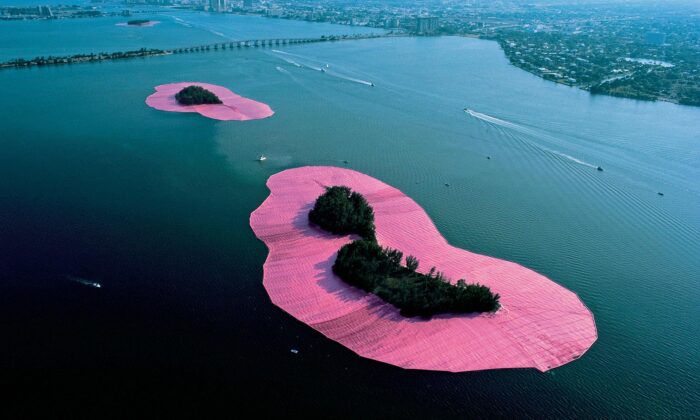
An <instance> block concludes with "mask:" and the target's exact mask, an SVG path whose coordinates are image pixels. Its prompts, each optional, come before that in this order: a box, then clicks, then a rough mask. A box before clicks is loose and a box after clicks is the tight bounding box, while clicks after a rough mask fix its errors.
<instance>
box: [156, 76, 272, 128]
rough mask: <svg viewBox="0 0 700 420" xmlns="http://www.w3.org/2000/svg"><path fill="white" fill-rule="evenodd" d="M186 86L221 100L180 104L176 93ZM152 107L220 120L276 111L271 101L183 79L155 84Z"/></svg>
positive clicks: (255, 118) (253, 116) (244, 119)
mask: <svg viewBox="0 0 700 420" xmlns="http://www.w3.org/2000/svg"><path fill="white" fill-rule="evenodd" d="M187 86H200V87H202V88H204V89H206V90H208V91H210V92H213V93H214V94H215V95H216V96H218V97H219V99H220V100H221V102H223V103H222V104H202V105H181V104H179V103H178V102H177V99H175V94H176V93H178V92H180V91H181V90H182V89H184V88H186V87H187ZM146 104H147V105H148V106H150V107H151V108H155V109H159V110H161V111H170V112H198V113H199V114H201V115H203V116H205V117H208V118H213V119H215V120H221V121H232V120H236V121H246V120H259V119H262V118H267V117H270V116H272V115H273V114H274V112H273V111H272V108H270V106H269V105H267V104H264V103H262V102H258V101H254V100H252V99H248V98H244V97H243V96H240V95H237V94H235V93H233V92H231V91H230V90H228V89H226V88H225V87H222V86H217V85H211V84H209V83H198V82H181V83H170V84H167V85H160V86H156V93H154V94H152V95H151V96H149V97H148V98H146Z"/></svg>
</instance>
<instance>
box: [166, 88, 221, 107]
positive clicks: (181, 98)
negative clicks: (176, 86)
mask: <svg viewBox="0 0 700 420" xmlns="http://www.w3.org/2000/svg"><path fill="white" fill-rule="evenodd" d="M175 99H176V100H177V102H178V103H179V104H181V105H202V104H220V103H222V102H221V99H219V97H218V96H216V95H215V94H214V93H213V92H211V91H208V90H206V89H204V88H203V87H201V86H194V85H192V86H187V87H186V88H184V89H182V90H181V91H179V92H178V93H176V94H175Z"/></svg>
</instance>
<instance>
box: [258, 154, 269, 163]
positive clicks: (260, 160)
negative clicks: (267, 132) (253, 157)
mask: <svg viewBox="0 0 700 420" xmlns="http://www.w3.org/2000/svg"><path fill="white" fill-rule="evenodd" d="M257 160H258V162H263V161H265V160H267V156H265V155H260V157H258V159H257Z"/></svg>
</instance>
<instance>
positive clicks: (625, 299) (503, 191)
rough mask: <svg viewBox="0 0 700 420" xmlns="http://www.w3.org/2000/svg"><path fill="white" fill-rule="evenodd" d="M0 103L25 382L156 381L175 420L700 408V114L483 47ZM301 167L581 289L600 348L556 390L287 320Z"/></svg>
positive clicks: (292, 64)
mask: <svg viewBox="0 0 700 420" xmlns="http://www.w3.org/2000/svg"><path fill="white" fill-rule="evenodd" d="M171 23H172V24H174V23H173V22H171ZM195 23H196V22H195ZM267 24H268V25H270V31H271V32H275V31H278V28H276V27H275V26H274V25H277V24H278V22H276V21H271V22H270V23H267ZM154 28H155V27H154ZM210 28H213V29H212V30H213V31H217V32H221V31H220V30H219V29H217V28H214V27H210ZM129 29H131V28H129ZM144 29H146V28H144ZM193 30H194V29H193ZM198 33H199V32H198ZM275 33H276V32H275ZM207 36H208V35H207ZM212 36H215V37H216V35H212ZM228 36H231V37H237V36H241V35H238V34H236V33H234V32H231V34H230V35H228ZM275 36H276V35H275ZM320 68H326V69H327V71H326V72H321V71H319V70H318V69H320ZM186 80H192V81H201V82H208V83H215V84H220V85H224V86H226V87H228V88H230V89H232V90H233V91H235V92H237V93H240V94H242V95H245V96H247V97H250V98H253V99H255V100H258V101H263V102H265V103H268V104H269V105H270V106H271V107H272V108H273V109H274V110H275V112H276V114H275V115H274V116H273V117H272V118H269V119H265V120H258V121H250V122H217V121H213V120H208V119H205V118H202V117H200V116H198V115H183V114H174V113H166V112H159V111H156V110H153V109H151V108H148V107H147V106H146V105H145V104H144V99H145V97H146V96H147V95H149V94H150V93H151V92H152V88H153V86H155V85H158V84H162V83H170V82H178V81H186ZM0 83H1V84H2V86H3V91H4V95H3V99H2V101H3V108H2V109H3V112H2V114H1V115H0V126H1V127H2V130H3V134H2V136H0V145H1V146H2V149H1V150H2V152H0V163H1V164H0V197H2V200H1V201H0V221H2V223H1V226H2V228H1V229H0V246H2V252H1V253H0V275H1V276H2V278H3V279H4V280H3V281H2V282H1V284H0V302H2V305H0V307H1V308H2V309H0V311H1V313H2V319H3V321H2V325H3V330H4V332H3V342H4V344H5V345H4V346H3V347H2V350H0V352H2V356H3V357H2V358H1V359H0V366H2V368H3V369H5V370H6V371H7V372H10V373H12V372H14V373H16V375H9V374H8V376H7V377H8V378H12V379H13V380H14V381H19V382H20V383H23V381H26V382H27V384H30V385H31V386H34V387H40V389H44V388H46V389H45V390H51V391H56V390H60V389H61V385H62V384H64V383H70V384H75V383H78V384H79V385H78V386H79V387H83V389H84V391H85V392H89V395H91V396H92V397H94V398H96V400H97V401H101V400H103V399H105V400H108V401H112V399H111V398H112V397H113V396H114V395H121V394H120V392H122V391H120V390H123V389H128V388H130V387H131V386H138V387H139V388H140V389H144V390H145V391H144V392H145V394H143V395H145V397H144V398H149V399H152V400H153V401H161V402H164V404H166V405H167V406H168V407H176V408H177V407H179V405H181V404H186V403H187V402H188V401H207V402H208V403H212V402H213V401H216V402H217V403H218V404H220V405H222V406H224V407H229V408H230V410H231V412H235V411H236V410H238V409H240V405H239V403H238V402H239V401H245V404H246V405H247V406H249V407H253V408H256V409H260V410H272V411H278V410H279V411H284V412H286V413H296V412H299V413H309V412H321V413H324V414H328V415H331V414H333V413H344V414H354V415H366V414H368V413H369V414H373V415H383V416H392V415H393V416H408V415H411V416H422V417H427V416H431V417H432V416H461V417H465V416H474V415H501V416H510V417H513V416H518V417H522V416H526V415H527V416H565V415H578V416H601V415H607V416H622V415H629V416H643V417H658V416H672V415H676V416H678V415H680V416H688V415H690V414H692V413H695V414H697V413H698V412H700V394H699V393H698V390H697V383H698V380H699V379H700V366H699V364H700V362H699V360H700V359H699V358H698V355H699V354H700V340H698V337H699V336H700V327H698V323H697V322H696V321H697V319H699V317H700V305H699V303H700V295H699V293H698V273H700V243H699V242H700V235H699V230H700V217H699V216H700V211H699V210H698V209H700V207H699V204H700V187H699V185H700V182H698V181H700V123H699V121H700V109H698V108H691V107H681V106H677V105H673V104H667V103H649V102H638V101H632V100H625V99H618V98H609V97H602V96H590V95H589V94H588V93H586V92H582V91H579V90H576V89H572V88H568V87H564V86H559V85H555V84H552V83H549V82H545V81H543V80H540V79H538V78H536V77H534V76H532V75H530V74H528V73H525V72H523V71H520V70H518V69H516V68H514V67H512V66H510V65H509V64H508V62H507V60H506V59H505V57H504V55H503V53H502V52H501V50H500V49H499V47H498V45H497V44H496V43H494V42H489V41H481V40H474V39H466V38H421V39H415V38H400V39H380V40H365V41H352V42H339V43H323V44H310V45H305V46H295V47H280V48H279V49H278V50H276V51H273V50H272V49H269V48H268V49H246V50H236V51H219V52H210V53H199V54H189V55H175V56H168V57H161V58H151V59H146V60H133V61H121V62H104V63H100V64H86V65H76V66H71V67H51V68H43V69H31V70H11V71H2V72H0ZM371 84H374V85H375V86H374V87H372V86H371ZM465 110H467V111H470V112H465ZM261 153H264V154H265V155H267V156H268V160H267V161H265V162H263V163H260V162H257V161H255V159H256V157H257V156H258V155H260V154H261ZM488 157H490V159H489V158H488ZM345 160H347V161H348V163H347V164H346V163H343V161H345ZM301 165H342V166H347V167H350V168H353V169H356V170H359V171H362V172H365V173H367V174H369V175H371V176H374V177H376V178H378V179H380V180H382V181H384V182H387V183H389V184H392V185H394V186H396V187H398V188H400V189H401V190H403V191H404V192H405V193H406V194H408V195H409V196H411V197H412V198H414V199H415V200H416V201H417V202H418V203H419V204H421V205H422V206H423V207H424V208H425V209H426V211H427V212H428V214H429V215H430V216H431V217H432V218H433V220H434V221H435V223H436V224H437V226H438V228H439V229H440V230H441V232H442V233H443V235H444V236H445V237H446V238H447V239H448V240H449V241H450V242H451V243H453V244H455V245H457V246H460V247H463V248H466V249H469V250H471V251H475V252H480V253H485V254H489V255H493V256H496V257H499V258H504V259H508V260H513V261H516V262H518V263H521V264H523V265H525V266H528V267H530V268H533V269H535V270H537V271H539V272H541V273H543V274H545V275H547V276H549V277H550V278H552V279H553V280H554V281H557V282H559V283H561V284H563V285H565V286H566V287H567V288H569V289H571V290H573V291H574V292H576V293H578V294H579V296H580V297H581V298H582V299H583V301H584V302H585V303H586V304H587V305H588V307H589V308H590V309H591V310H592V312H593V313H594V315H595V317H596V322H597V327H598V332H599V340H598V341H597V342H596V344H594V346H593V347H592V348H591V350H589V352H588V353H586V354H585V355H584V356H583V357H582V358H581V359H579V360H577V361H575V362H573V363H570V364H568V365H566V366H564V367H561V368H559V369H556V370H554V371H552V372H550V373H547V374H545V373H540V372H537V371H535V370H500V371H487V372H473V373H463V374H447V373H437V372H420V371H404V370H400V369H397V368H393V367H390V366H387V365H383V364H380V363H377V362H372V361H369V360H365V359H362V358H359V357H357V356H355V355H354V354H353V353H351V352H350V351H348V350H346V349H344V348H343V347H341V346H339V345H338V344H336V343H333V342H329V341H327V340H325V339H324V338H323V337H321V336H320V335H319V334H317V333H315V332H314V331H312V330H311V329H310V328H307V327H306V326H304V325H303V324H301V323H299V322H296V321H295V320H293V319H291V317H289V316H287V315H286V314H284V313H283V312H282V311H281V310H279V309H277V308H276V307H274V306H273V305H272V304H271V303H270V301H269V299H268V297H267V295H266V293H265V291H264V289H263V288H262V285H261V279H262V263H263V262H264V260H265V256H266V254H267V252H266V249H265V247H264V245H263V244H262V243H261V242H259V241H258V240H257V239H256V238H255V237H254V235H253V234H252V232H251V230H250V228H249V226H248V217H249V214H250V212H251V211H252V210H254V209H255V208H256V207H257V206H258V205H259V204H260V203H261V202H262V201H263V200H264V199H265V197H266V196H267V194H268V190H267V189H266V187H265V180H266V179H267V178H268V177H269V176H270V175H271V174H273V173H276V172H278V171H280V170H283V169H286V168H290V167H297V166H301ZM598 166H600V167H602V168H603V169H604V170H603V171H598V170H597V169H596V168H597V167H598ZM445 183H448V184H449V187H446V186H445ZM659 192H661V193H663V194H664V195H663V196H661V195H659V194H658V193H659ZM71 278H80V279H85V280H87V281H91V282H98V283H100V285H101V286H102V287H101V288H99V289H97V288H95V287H89V286H86V285H85V284H82V283H79V282H76V281H71V280H70V279H71ZM292 348H294V349H298V350H299V353H298V354H293V353H291V352H290V349H292ZM95 369H96V370H95ZM17 378H21V379H17ZM47 378H48V379H47ZM3 380H6V379H3ZM7 380H8V381H9V380H10V379H7ZM73 386H75V385H73ZM73 389H74V388H73ZM66 394H69V396H68V397H67V398H69V399H70V398H75V395H74V394H72V393H67V392H66ZM93 394H94V395H93ZM183 396H184V397H183ZM115 398H116V397H115Z"/></svg>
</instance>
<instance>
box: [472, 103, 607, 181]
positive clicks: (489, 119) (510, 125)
mask: <svg viewBox="0 0 700 420" xmlns="http://www.w3.org/2000/svg"><path fill="white" fill-rule="evenodd" d="M464 112H466V113H467V114H469V115H471V116H472V117H474V118H477V119H479V120H482V121H486V122H488V123H491V124H494V125H497V126H500V127H505V128H509V129H511V130H514V131H518V132H520V133H523V134H527V135H528V136H532V137H539V136H542V134H541V133H539V132H537V131H535V130H533V129H530V128H527V127H524V126H522V125H520V124H516V123H512V122H510V121H505V120H502V119H500V118H496V117H493V116H491V115H487V114H482V113H481V112H476V111H474V110H471V109H465V110H464ZM528 143H530V144H531V145H533V146H535V147H537V148H538V149H540V150H543V151H545V152H548V153H552V154H555V155H557V156H560V157H563V158H564V159H567V160H570V161H572V162H574V163H578V164H579V165H583V166H587V167H589V168H593V169H597V168H598V166H596V165H593V164H591V163H588V162H586V161H584V160H581V159H578V158H575V157H573V156H571V155H567V154H566V153H563V152H560V151H558V150H553V149H550V148H548V147H545V146H542V145H540V144H537V143H535V142H532V141H528Z"/></svg>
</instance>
